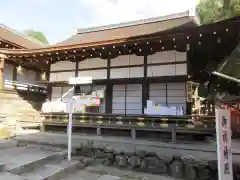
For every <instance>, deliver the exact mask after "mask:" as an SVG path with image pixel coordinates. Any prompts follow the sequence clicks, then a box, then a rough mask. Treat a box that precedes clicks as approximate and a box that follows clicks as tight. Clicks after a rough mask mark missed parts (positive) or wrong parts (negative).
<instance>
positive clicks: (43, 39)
mask: <svg viewBox="0 0 240 180" xmlns="http://www.w3.org/2000/svg"><path fill="white" fill-rule="evenodd" d="M24 34H26V35H28V36H30V37H32V38H34V39H36V40H38V41H40V42H43V43H45V44H48V40H47V38H46V36H45V35H44V34H43V33H42V32H39V31H34V30H26V31H24Z"/></svg>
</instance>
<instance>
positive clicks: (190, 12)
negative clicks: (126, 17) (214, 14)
mask: <svg viewBox="0 0 240 180" xmlns="http://www.w3.org/2000/svg"><path fill="white" fill-rule="evenodd" d="M195 12H196V8H194V11H193V10H188V11H184V12H181V13H175V14H168V15H165V16H155V17H151V18H145V19H139V20H133V21H126V22H120V23H115V24H109V25H103V26H93V27H88V28H82V29H78V31H77V34H82V33H89V32H94V31H103V30H107V29H116V28H123V27H128V26H137V25H141V24H147V23H154V22H159V21H165V20H170V19H177V18H181V17H185V16H195V15H196V13H195Z"/></svg>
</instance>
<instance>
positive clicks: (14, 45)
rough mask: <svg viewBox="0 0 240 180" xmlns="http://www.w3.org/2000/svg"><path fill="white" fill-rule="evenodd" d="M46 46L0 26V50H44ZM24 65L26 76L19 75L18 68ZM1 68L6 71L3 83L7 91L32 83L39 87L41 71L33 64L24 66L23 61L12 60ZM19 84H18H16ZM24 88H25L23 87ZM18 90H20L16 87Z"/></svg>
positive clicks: (8, 60) (7, 61) (6, 61)
mask: <svg viewBox="0 0 240 180" xmlns="http://www.w3.org/2000/svg"><path fill="white" fill-rule="evenodd" d="M45 46H46V45H45V44H43V43H42V42H40V41H37V40H35V39H32V38H31V37H29V36H26V35H24V34H22V33H19V32H17V31H15V30H14V29H11V28H9V27H7V26H5V25H2V24H0V48H1V49H9V50H10V49H16V50H17V49H33V48H43V47H45ZM19 65H22V67H23V68H24V74H21V73H17V67H18V66H19ZM1 66H2V67H1V68H2V69H4V74H2V76H3V82H4V87H5V88H7V89H13V86H12V84H14V83H13V82H15V84H16V85H17V84H21V85H23V84H26V83H28V84H29V83H31V84H32V85H37V84H36V82H37V81H39V80H40V77H41V69H39V68H38V67H37V66H35V65H33V64H30V63H29V64H24V63H22V62H21V61H15V60H12V59H11V58H8V59H6V60H5V62H4V64H1ZM16 82H18V83H16ZM22 87H23V86H22ZM16 88H20V86H19V87H16Z"/></svg>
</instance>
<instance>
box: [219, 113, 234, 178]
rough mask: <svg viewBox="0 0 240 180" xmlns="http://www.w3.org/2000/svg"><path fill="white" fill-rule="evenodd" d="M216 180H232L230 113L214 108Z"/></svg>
mask: <svg viewBox="0 0 240 180" xmlns="http://www.w3.org/2000/svg"><path fill="white" fill-rule="evenodd" d="M216 134H217V156H218V179H219V180H233V169H232V145H231V121H230V111H228V110H227V109H219V108H216Z"/></svg>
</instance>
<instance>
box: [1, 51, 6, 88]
mask: <svg viewBox="0 0 240 180" xmlns="http://www.w3.org/2000/svg"><path fill="white" fill-rule="evenodd" d="M6 58H7V56H5V55H4V54H0V90H2V89H3V88H4V77H3V73H4V61H5V59H6Z"/></svg>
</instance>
